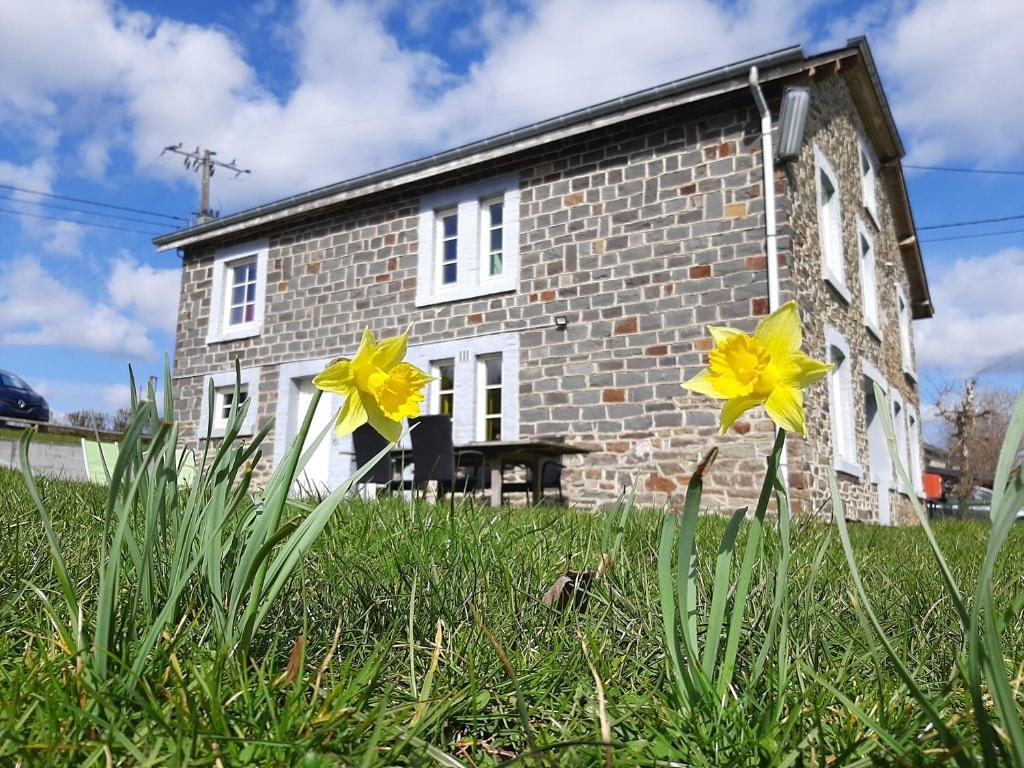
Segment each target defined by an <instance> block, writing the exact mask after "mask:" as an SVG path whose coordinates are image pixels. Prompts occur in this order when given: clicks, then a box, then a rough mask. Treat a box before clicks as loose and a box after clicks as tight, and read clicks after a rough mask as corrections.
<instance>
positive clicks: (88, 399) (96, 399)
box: [29, 379, 132, 420]
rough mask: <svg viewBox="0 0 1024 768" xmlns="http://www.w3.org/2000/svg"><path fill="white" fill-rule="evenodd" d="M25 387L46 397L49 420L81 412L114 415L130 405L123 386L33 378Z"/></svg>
mask: <svg viewBox="0 0 1024 768" xmlns="http://www.w3.org/2000/svg"><path fill="white" fill-rule="evenodd" d="M29 384H30V385H31V386H32V388H33V389H35V390H36V392H38V393H39V394H41V395H42V396H43V397H45V398H46V401H47V403H48V404H49V406H50V411H51V416H50V418H51V420H59V418H60V417H61V416H66V415H67V414H68V413H71V412H72V411H81V410H99V411H103V412H105V413H115V412H116V411H117V410H118V409H119V408H125V407H127V406H129V405H131V402H132V400H131V387H129V386H128V385H127V384H90V383H86V382H82V381H75V380H69V379H36V380H33V381H31V382H29Z"/></svg>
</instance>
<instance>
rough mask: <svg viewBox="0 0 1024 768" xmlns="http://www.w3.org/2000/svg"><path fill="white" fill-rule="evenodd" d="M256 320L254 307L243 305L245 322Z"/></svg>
mask: <svg viewBox="0 0 1024 768" xmlns="http://www.w3.org/2000/svg"><path fill="white" fill-rule="evenodd" d="M255 319H256V305H255V304H246V305H245V322H247V323H248V322H251V321H253V320H255Z"/></svg>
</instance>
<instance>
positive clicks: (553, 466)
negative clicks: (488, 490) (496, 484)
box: [501, 459, 565, 506]
mask: <svg viewBox="0 0 1024 768" xmlns="http://www.w3.org/2000/svg"><path fill="white" fill-rule="evenodd" d="M511 466H519V467H522V466H524V465H522V464H516V465H511ZM506 469H508V467H503V468H502V472H504V471H505V470H506ZM563 469H565V466H564V465H563V464H561V463H560V462H557V461H555V460H554V459H545V460H544V461H542V462H541V464H540V495H541V498H539V499H534V500H533V503H534V504H540V503H541V501H543V499H544V491H546V490H548V489H549V488H555V489H557V490H558V503H559V504H561V505H563V506H564V505H565V496H564V495H563V494H562V470H563ZM506 493H525V494H526V498H527V500H529V499H530V497H531V496H532V495H533V467H530V466H527V467H526V482H519V481H515V480H513V481H512V482H508V483H504V482H503V483H502V484H501V496H502V503H504V501H505V498H504V497H505V494H506Z"/></svg>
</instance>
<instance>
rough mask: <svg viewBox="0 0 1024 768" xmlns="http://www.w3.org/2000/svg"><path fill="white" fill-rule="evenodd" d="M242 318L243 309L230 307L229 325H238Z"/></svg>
mask: <svg viewBox="0 0 1024 768" xmlns="http://www.w3.org/2000/svg"><path fill="white" fill-rule="evenodd" d="M242 318H243V309H242V307H232V308H231V325H238V324H239V323H240V322H242Z"/></svg>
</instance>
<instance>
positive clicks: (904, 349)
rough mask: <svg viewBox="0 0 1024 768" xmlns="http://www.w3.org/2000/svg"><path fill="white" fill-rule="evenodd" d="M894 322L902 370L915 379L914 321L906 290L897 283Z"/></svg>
mask: <svg viewBox="0 0 1024 768" xmlns="http://www.w3.org/2000/svg"><path fill="white" fill-rule="evenodd" d="M896 323H897V325H898V326H899V334H900V360H901V361H902V365H903V372H904V373H905V374H907V376H909V377H910V378H911V379H913V380H914V381H917V368H916V367H915V365H914V323H913V319H912V318H911V316H910V302H909V301H907V294H906V291H904V290H903V286H902V285H900V284H899V283H896Z"/></svg>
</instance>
